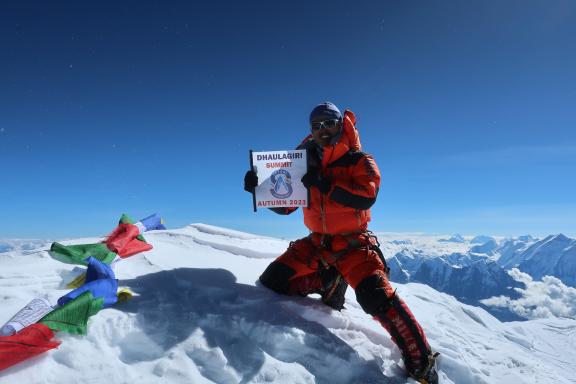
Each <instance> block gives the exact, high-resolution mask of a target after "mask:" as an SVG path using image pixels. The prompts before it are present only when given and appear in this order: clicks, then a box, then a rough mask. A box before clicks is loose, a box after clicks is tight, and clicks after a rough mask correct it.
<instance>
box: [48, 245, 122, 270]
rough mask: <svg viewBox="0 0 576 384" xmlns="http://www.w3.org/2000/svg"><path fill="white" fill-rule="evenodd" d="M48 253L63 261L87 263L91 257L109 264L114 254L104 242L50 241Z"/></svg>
mask: <svg viewBox="0 0 576 384" xmlns="http://www.w3.org/2000/svg"><path fill="white" fill-rule="evenodd" d="M50 255H51V256H52V257H53V258H55V259H56V260H59V261H61V262H63V263H68V264H82V265H88V262H87V260H88V258H89V257H93V258H95V259H98V260H100V261H101V262H103V263H104V264H110V263H111V262H112V260H114V258H115V257H116V254H115V253H114V252H112V251H110V250H109V249H108V247H107V246H106V244H105V243H96V244H78V245H62V244H60V243H52V246H51V247H50Z"/></svg>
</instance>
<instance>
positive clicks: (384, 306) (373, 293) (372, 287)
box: [356, 275, 395, 316]
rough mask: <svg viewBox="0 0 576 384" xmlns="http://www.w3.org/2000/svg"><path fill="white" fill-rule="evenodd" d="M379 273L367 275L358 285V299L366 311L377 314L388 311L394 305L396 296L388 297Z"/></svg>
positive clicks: (373, 314)
mask: <svg viewBox="0 0 576 384" xmlns="http://www.w3.org/2000/svg"><path fill="white" fill-rule="evenodd" d="M381 279H382V277H381V276H379V275H371V276H368V277H366V278H365V279H364V280H362V281H361V282H360V284H358V286H357V287H356V300H357V301H358V304H360V306H361V307H362V309H363V310H364V312H366V313H367V314H369V315H372V316H376V315H378V314H381V313H384V312H386V311H387V310H388V309H389V308H390V307H391V306H392V300H393V298H394V297H395V295H394V296H392V297H388V296H387V295H386V290H385V289H384V287H383V285H382V281H381Z"/></svg>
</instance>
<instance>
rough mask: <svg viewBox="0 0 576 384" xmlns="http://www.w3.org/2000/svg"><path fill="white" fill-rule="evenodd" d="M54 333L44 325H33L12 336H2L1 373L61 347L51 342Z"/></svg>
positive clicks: (0, 351) (0, 341)
mask: <svg viewBox="0 0 576 384" xmlns="http://www.w3.org/2000/svg"><path fill="white" fill-rule="evenodd" d="M53 337H54V332H52V330H51V329H50V328H48V327H47V326H45V325H44V324H38V323H36V324H32V325H29V326H28V327H26V328H24V329H23V330H21V331H20V332H18V333H16V334H15V335H12V336H0V371H1V370H3V369H6V368H8V367H10V366H12V365H14V364H17V363H19V362H21V361H24V360H27V359H29V358H31V357H33V356H36V355H39V354H41V353H43V352H46V351H48V350H50V349H53V348H56V347H58V346H59V345H60V342H59V341H56V340H54V341H50V340H51V339H52V338H53Z"/></svg>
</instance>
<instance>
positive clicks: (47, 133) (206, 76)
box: [0, 0, 576, 238]
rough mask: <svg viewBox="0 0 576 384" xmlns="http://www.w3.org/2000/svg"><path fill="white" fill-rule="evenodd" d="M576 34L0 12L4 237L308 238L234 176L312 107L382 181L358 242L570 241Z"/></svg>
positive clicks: (572, 21) (482, 9)
mask: <svg viewBox="0 0 576 384" xmlns="http://www.w3.org/2000/svg"><path fill="white" fill-rule="evenodd" d="M574 36H576V4H575V3H574V2H573V1H568V0H567V1H558V0H547V1H535V0H522V1H520V0H509V1H501V0H483V1H476V0H472V1H457V0H444V1H433V2H432V1H424V0H422V1H400V0H397V1H354V2H352V1H313V2H311V1H300V0H296V1H291V2H271V1H252V2H237V1H212V2H210V4H207V2H206V3H203V4H196V3H195V2H185V1H180V2H178V1H162V2H160V1H146V2H140V1H138V2H137V1H123V2H111V1H104V2H99V3H96V2H91V3H85V2H73V1H59V2H49V3H48V2H40V1H38V2H29V1H21V2H17V3H16V2H13V4H11V5H7V4H3V5H2V6H1V12H0V50H1V59H0V85H1V86H0V169H1V171H0V218H2V220H0V238H14V237H20V238H25V237H26V238H29V237H44V238H68V237H79V236H98V235H105V234H106V233H107V232H108V231H110V230H111V229H112V227H113V226H114V223H115V222H116V220H117V218H118V217H119V215H120V214H121V213H122V212H126V213H128V214H130V215H132V216H134V217H143V216H145V215H147V214H149V213H153V212H158V213H159V214H161V215H162V216H164V217H165V219H166V222H167V225H168V226H169V227H180V226H184V225H186V224H188V223H192V222H204V223H208V224H213V225H219V226H224V227H229V228H235V229H239V230H245V231H250V232H255V233H261V234H268V235H274V236H280V237H297V236H300V235H303V234H305V233H306V229H305V228H304V226H303V224H302V222H301V214H300V213H297V214H294V215H292V217H282V216H276V215H274V214H273V213H271V212H267V211H261V212H258V213H256V214H255V213H253V212H252V209H251V198H250V196H249V195H248V194H247V193H245V192H244V191H243V190H242V178H243V175H244V172H245V171H246V169H247V168H248V150H249V149H254V150H280V149H289V148H293V147H294V146H295V145H296V144H297V143H298V142H300V140H301V139H302V138H303V137H304V136H305V135H306V134H307V132H308V129H309V128H308V123H307V118H308V114H309V112H310V110H311V109H312V108H313V107H314V106H315V105H316V104H318V103H319V102H322V101H326V100H330V101H332V102H334V103H336V104H337V105H338V106H340V107H341V108H342V109H344V108H350V109H352V110H353V111H354V112H355V113H356V115H357V116H358V120H359V124H358V128H359V130H360V135H361V139H362V143H363V146H364V150H365V151H367V152H370V153H372V154H373V155H374V157H375V159H376V161H377V163H378V165H379V167H380V169H381V172H382V176H383V178H382V186H381V192H380V195H379V199H378V202H377V203H376V205H375V206H374V207H373V222H372V224H371V227H372V229H373V230H379V231H419V232H429V233H462V234H492V235H520V234H525V233H530V234H533V235H545V234H549V233H558V232H563V233H565V234H575V233H576V232H575V231H576V230H575V229H574V228H575V224H576V199H575V198H574V191H575V190H576V177H575V176H574V175H575V170H576V129H574V128H575V127H576V108H575V107H574V106H575V105H576V46H575V40H574Z"/></svg>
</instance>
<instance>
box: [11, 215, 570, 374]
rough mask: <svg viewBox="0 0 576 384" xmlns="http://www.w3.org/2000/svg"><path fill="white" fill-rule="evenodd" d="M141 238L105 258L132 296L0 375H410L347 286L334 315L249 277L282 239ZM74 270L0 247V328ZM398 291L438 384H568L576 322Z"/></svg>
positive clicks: (189, 231)
mask: <svg viewBox="0 0 576 384" xmlns="http://www.w3.org/2000/svg"><path fill="white" fill-rule="evenodd" d="M146 238H147V240H148V241H149V242H150V243H152V244H153V245H154V249H153V250H152V251H150V252H147V253H145V254H140V255H137V256H133V257H131V258H128V259H125V260H122V261H120V262H119V263H117V264H115V272H116V275H117V278H118V279H119V280H120V285H121V286H128V287H130V288H131V289H132V290H133V291H134V292H135V293H136V294H137V296H135V297H134V298H133V299H132V300H131V301H129V302H127V303H120V304H118V305H116V306H115V307H113V308H110V309H105V310H102V311H101V312H100V313H98V314H96V315H95V316H93V317H92V318H91V319H90V322H89V327H88V335H87V336H73V335H68V334H66V333H62V332H60V333H58V334H57V338H58V339H60V340H61V341H62V345H61V346H60V347H59V349H57V350H52V351H49V352H47V353H45V354H43V355H41V356H39V357H36V358H34V359H31V360H28V361H26V362H24V363H21V364H19V365H16V366H13V367H11V368H9V369H7V370H4V371H2V372H0V382H1V383H3V384H10V383H16V384H22V383H58V384H66V383H77V382H84V383H107V384H110V383H134V382H138V383H395V384H404V383H414V382H413V381H412V380H409V379H406V377H405V376H404V372H403V369H402V363H401V356H400V353H399V351H398V350H397V349H396V347H395V346H394V344H393V343H392V341H391V340H390V337H389V336H388V334H387V333H386V331H385V330H384V329H383V328H382V327H381V326H380V325H379V324H378V323H377V322H376V321H374V320H372V319H371V318H370V317H369V316H368V315H366V314H365V313H364V312H363V311H362V309H361V308H360V307H359V305H358V304H357V303H356V300H355V295H354V292H353V291H352V290H350V289H349V290H348V292H347V296H346V308H345V309H344V310H343V311H342V312H337V311H333V310H331V309H330V308H329V307H327V306H325V305H324V304H323V303H321V302H320V301H319V300H317V298H315V297H308V298H301V297H288V296H280V295H277V294H275V293H273V292H271V291H269V290H268V289H266V288H264V287H261V286H260V285H259V284H258V283H257V282H256V281H257V279H258V276H259V275H260V273H261V272H262V271H263V270H264V268H265V267H266V266H267V265H268V263H269V262H270V261H271V260H272V258H274V257H276V256H277V255H279V254H281V253H282V252H283V251H284V250H285V248H286V247H287V246H288V241H285V240H280V239H274V238H269V237H263V236H257V235H251V234H247V233H242V232H238V231H232V230H228V229H223V228H218V227H213V226H209V225H204V224H193V225H190V226H188V227H185V228H181V229H177V230H166V231H155V232H151V233H148V234H147V235H146ZM99 240H101V239H98V238H93V239H78V240H74V241H67V242H65V243H68V244H73V243H86V242H96V241H99ZM381 240H382V239H381ZM442 246H443V247H444V246H446V247H448V246H451V247H458V248H459V247H462V246H463V245H462V244H456V243H452V244H451V245H450V244H444V245H442ZM385 247H389V249H388V251H389V252H391V251H393V248H396V247H402V244H401V242H400V243H398V244H394V243H391V242H388V241H387V242H386V245H385ZM437 251H439V252H440V250H437ZM78 270H79V268H78V267H75V266H73V265H68V264H63V263H61V262H58V261H56V260H54V259H52V258H51V257H50V256H49V254H48V252H46V251H42V250H39V251H37V252H30V251H23V250H15V251H10V252H4V253H0V308H1V311H0V323H4V322H5V321H7V320H8V319H9V318H10V317H11V316H12V315H13V314H15V313H16V312H17V311H18V310H19V309H20V308H22V307H23V306H24V305H25V304H26V303H28V302H29V301H30V300H31V299H32V298H34V297H37V296H42V295H45V296H46V297H47V298H48V299H49V300H50V301H51V302H52V303H55V302H56V300H57V299H58V298H59V297H60V296H62V295H64V294H65V293H66V292H68V290H67V289H65V288H64V285H63V284H64V283H65V282H68V281H69V280H70V279H71V278H72V277H73V276H74V275H75V274H77V273H78ZM395 286H396V287H397V289H398V293H399V295H400V296H402V297H403V298H404V299H405V300H406V301H407V302H408V304H409V306H410V307H411V309H412V311H413V312H414V314H415V315H416V317H417V318H418V319H419V321H420V322H421V324H422V326H423V327H424V329H425V330H426V332H427V335H428V339H429V341H430V343H431V345H432V347H433V348H434V349H435V350H437V351H439V352H441V359H440V361H439V368H440V376H441V383H445V384H448V383H457V384H468V383H474V384H475V383H478V384H480V383H539V384H546V383H554V384H557V383H575V382H576V381H575V379H574V378H573V377H574V376H573V372H575V371H576V359H575V357H576V320H571V319H559V318H551V319H538V320H530V321H525V322H510V323H502V322H500V321H498V320H497V319H496V318H494V317H493V316H492V315H490V314H488V313H487V312H486V311H484V310H483V309H481V308H477V307H472V306H469V305H465V304H462V303H460V302H458V301H457V300H456V299H454V298H453V297H452V296H449V295H446V294H443V293H439V292H437V291H435V290H434V289H432V288H430V287H428V286H426V285H422V284H414V283H410V284H405V285H403V284H395Z"/></svg>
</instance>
